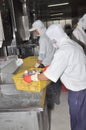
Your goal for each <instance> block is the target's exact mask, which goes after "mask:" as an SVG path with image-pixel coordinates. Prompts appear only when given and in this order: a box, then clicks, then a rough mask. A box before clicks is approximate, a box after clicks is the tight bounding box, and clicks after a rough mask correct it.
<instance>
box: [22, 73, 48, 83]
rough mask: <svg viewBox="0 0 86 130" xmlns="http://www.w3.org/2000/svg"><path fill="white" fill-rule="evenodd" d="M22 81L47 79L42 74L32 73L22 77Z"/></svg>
mask: <svg viewBox="0 0 86 130" xmlns="http://www.w3.org/2000/svg"><path fill="white" fill-rule="evenodd" d="M23 79H24V81H25V82H27V83H30V82H32V81H39V80H48V78H47V77H46V76H45V75H44V74H43V73H41V74H34V75H25V76H24V77H23Z"/></svg>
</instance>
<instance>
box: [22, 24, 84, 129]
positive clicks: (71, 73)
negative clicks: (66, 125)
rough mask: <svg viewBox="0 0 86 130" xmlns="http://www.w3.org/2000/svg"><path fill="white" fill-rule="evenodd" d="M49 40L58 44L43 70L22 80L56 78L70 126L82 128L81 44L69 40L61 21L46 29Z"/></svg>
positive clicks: (82, 80)
mask: <svg viewBox="0 0 86 130" xmlns="http://www.w3.org/2000/svg"><path fill="white" fill-rule="evenodd" d="M46 34H47V36H48V37H49V38H50V39H51V41H52V44H53V45H54V46H55V47H56V48H59V49H58V50H57V51H56V52H55V55H54V58H53V60H52V62H51V64H50V66H49V67H48V68H47V70H46V71H45V72H43V73H42V74H35V75H32V76H30V75H27V76H25V77H24V81H25V82H32V81H38V80H51V81H53V82H57V80H58V79H59V78H60V79H61V81H62V83H63V84H64V85H65V86H66V88H67V89H68V90H69V91H68V103H69V112H70V120H71V130H86V56H85V54H84V51H83V49H82V47H81V46H80V45H79V44H77V43H76V42H74V41H73V40H71V39H70V38H69V37H68V36H67V35H66V33H65V32H64V30H63V29H62V27H61V25H59V24H53V25H51V26H50V27H49V28H48V29H47V31H46Z"/></svg>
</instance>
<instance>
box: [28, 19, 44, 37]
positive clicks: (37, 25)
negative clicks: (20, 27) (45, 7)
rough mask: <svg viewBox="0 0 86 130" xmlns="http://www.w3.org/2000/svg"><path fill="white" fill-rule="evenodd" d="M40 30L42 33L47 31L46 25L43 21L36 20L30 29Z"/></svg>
mask: <svg viewBox="0 0 86 130" xmlns="http://www.w3.org/2000/svg"><path fill="white" fill-rule="evenodd" d="M36 29H37V30H38V32H39V33H40V34H42V33H45V31H46V27H45V26H44V24H43V22H42V21H41V20H36V21H35V22H34V23H33V24H32V28H31V29H29V31H34V30H36Z"/></svg>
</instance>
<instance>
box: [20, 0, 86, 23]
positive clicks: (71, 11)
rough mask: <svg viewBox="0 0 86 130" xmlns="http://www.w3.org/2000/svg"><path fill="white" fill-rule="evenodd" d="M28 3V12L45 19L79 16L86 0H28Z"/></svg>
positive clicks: (85, 9)
mask: <svg viewBox="0 0 86 130" xmlns="http://www.w3.org/2000/svg"><path fill="white" fill-rule="evenodd" d="M22 1H23V0H22ZM28 4H29V11H30V14H33V16H34V15H36V18H37V19H38V18H39V19H41V20H46V21H49V20H58V19H67V18H75V17H80V16H82V15H83V14H84V13H86V0H28Z"/></svg>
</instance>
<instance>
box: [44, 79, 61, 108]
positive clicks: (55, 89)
mask: <svg viewBox="0 0 86 130" xmlns="http://www.w3.org/2000/svg"><path fill="white" fill-rule="evenodd" d="M60 93H61V81H60V79H59V80H58V81H57V82H56V83H54V82H51V83H50V84H49V85H48V86H47V92H46V97H47V105H48V108H51V109H52V108H53V107H54V103H56V104H59V103H60Z"/></svg>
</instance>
